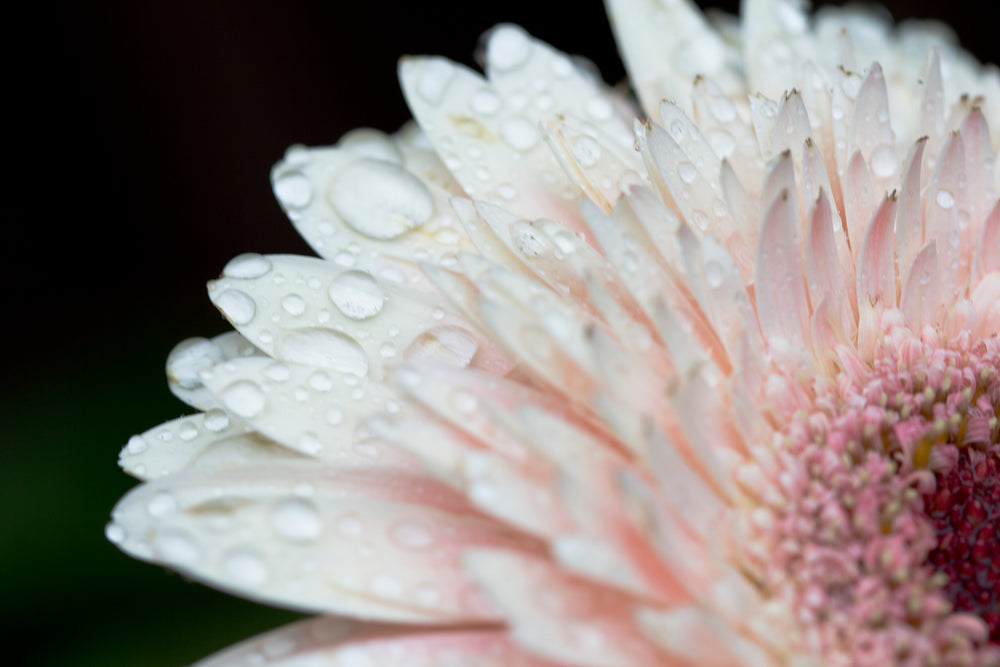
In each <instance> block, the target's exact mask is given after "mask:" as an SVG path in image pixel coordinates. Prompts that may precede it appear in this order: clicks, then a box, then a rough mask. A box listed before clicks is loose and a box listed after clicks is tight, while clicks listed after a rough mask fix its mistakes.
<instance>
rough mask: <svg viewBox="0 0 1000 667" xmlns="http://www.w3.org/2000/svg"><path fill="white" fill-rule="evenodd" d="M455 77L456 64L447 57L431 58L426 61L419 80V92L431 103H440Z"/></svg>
mask: <svg viewBox="0 0 1000 667" xmlns="http://www.w3.org/2000/svg"><path fill="white" fill-rule="evenodd" d="M454 77H455V66H454V65H452V64H451V63H450V62H448V60H447V59H445V58H429V59H427V60H426V61H425V62H424V67H423V69H422V70H421V72H420V79H419V80H418V81H417V92H418V93H420V96H421V97H422V98H424V99H425V100H427V101H428V102H430V103H431V104H438V103H439V102H441V100H442V99H443V98H444V93H445V91H446V90H448V84H450V83H451V80H452V79H453V78H454Z"/></svg>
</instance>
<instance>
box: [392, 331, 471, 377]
mask: <svg viewBox="0 0 1000 667" xmlns="http://www.w3.org/2000/svg"><path fill="white" fill-rule="evenodd" d="M478 347H479V342H478V341H477V340H476V336H475V335H474V334H473V333H472V332H470V331H469V330H467V329H463V328H462V327H457V326H439V327H434V328H433V329H429V330H427V331H425V332H424V333H422V334H420V335H419V336H418V337H417V338H416V339H414V341H413V342H412V343H410V346H409V347H408V348H407V349H406V354H405V355H404V356H405V358H406V360H407V361H433V362H435V363H442V364H447V365H449V366H456V367H458V368H464V367H465V366H468V365H469V362H471V361H472V357H473V356H475V354H476V349H477V348H478Z"/></svg>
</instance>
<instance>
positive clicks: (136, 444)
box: [125, 435, 149, 455]
mask: <svg viewBox="0 0 1000 667" xmlns="http://www.w3.org/2000/svg"><path fill="white" fill-rule="evenodd" d="M125 448H126V451H127V452H128V453H129V454H132V455H136V454H142V453H143V452H144V451H146V450H147V449H148V448H149V445H148V444H147V443H146V439H145V438H144V437H142V436H141V435H133V436H132V437H131V438H129V439H128V444H126V445H125Z"/></svg>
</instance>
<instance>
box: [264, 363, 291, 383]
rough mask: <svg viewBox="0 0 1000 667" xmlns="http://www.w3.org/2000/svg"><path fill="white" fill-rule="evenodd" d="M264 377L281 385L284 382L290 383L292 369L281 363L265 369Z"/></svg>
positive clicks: (270, 365)
mask: <svg viewBox="0 0 1000 667" xmlns="http://www.w3.org/2000/svg"><path fill="white" fill-rule="evenodd" d="M264 377H266V378H267V379H268V380H270V381H271V382H277V383H278V384H281V383H282V382H288V380H290V379H291V377H292V369H290V368H289V367H288V366H286V365H285V364H281V363H274V364H269V365H268V366H267V368H265V369H264Z"/></svg>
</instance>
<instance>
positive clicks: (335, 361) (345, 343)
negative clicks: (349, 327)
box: [237, 328, 368, 414]
mask: <svg viewBox="0 0 1000 667" xmlns="http://www.w3.org/2000/svg"><path fill="white" fill-rule="evenodd" d="M274 352H275V356H277V357H279V358H280V359H283V360H285V361H291V362H292V363H296V364H306V365H311V366H318V367H321V368H329V369H332V370H335V371H337V372H339V373H353V374H354V375H357V376H358V377H364V376H365V375H367V374H368V356H367V355H366V354H365V351H364V350H363V349H362V348H361V346H360V345H359V344H358V342H357V341H356V340H354V339H353V338H351V337H350V336H348V335H347V334H344V333H341V332H339V331H334V330H332V329H321V328H312V329H295V330H291V331H285V332H283V333H282V334H281V336H280V337H279V339H278V340H277V341H276V342H275V346H274ZM237 414H239V413H237Z"/></svg>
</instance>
